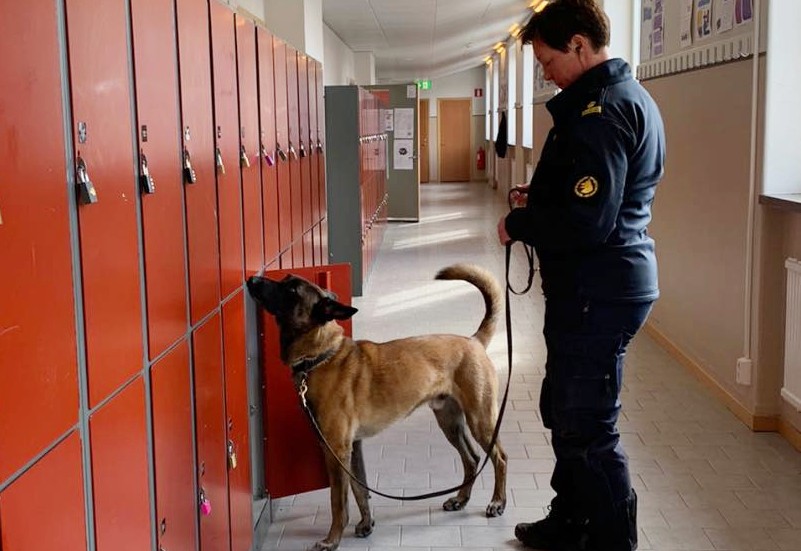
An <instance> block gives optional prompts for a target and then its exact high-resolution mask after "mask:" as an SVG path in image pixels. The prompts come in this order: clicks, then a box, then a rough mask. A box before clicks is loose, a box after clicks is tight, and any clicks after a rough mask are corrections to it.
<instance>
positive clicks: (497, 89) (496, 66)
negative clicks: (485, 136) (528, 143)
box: [492, 56, 501, 140]
mask: <svg viewBox="0 0 801 551" xmlns="http://www.w3.org/2000/svg"><path fill="white" fill-rule="evenodd" d="M499 59H500V58H499V57H498V56H495V57H493V59H492V139H493V140H494V139H495V137H496V136H497V135H498V106H499V105H500V97H501V82H500V79H501V76H500V72H501V67H500V63H498V60H499Z"/></svg>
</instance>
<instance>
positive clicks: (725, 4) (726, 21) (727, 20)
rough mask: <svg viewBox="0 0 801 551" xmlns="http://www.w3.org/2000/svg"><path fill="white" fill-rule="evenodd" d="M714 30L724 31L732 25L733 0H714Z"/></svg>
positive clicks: (728, 29) (717, 31)
mask: <svg viewBox="0 0 801 551" xmlns="http://www.w3.org/2000/svg"><path fill="white" fill-rule="evenodd" d="M712 13H713V14H714V15H715V32H716V33H725V32H726V31H730V30H731V29H732V28H733V27H734V0H715V4H714V6H713V9H712Z"/></svg>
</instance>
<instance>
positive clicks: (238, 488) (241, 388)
mask: <svg viewBox="0 0 801 551" xmlns="http://www.w3.org/2000/svg"><path fill="white" fill-rule="evenodd" d="M222 314H223V359H224V364H225V409H226V412H227V414H228V420H227V423H228V426H227V429H228V435H227V436H228V441H227V443H226V445H227V452H228V500H229V506H230V519H231V550H232V551H248V550H249V549H250V546H251V544H252V543H253V501H252V499H253V498H252V490H251V473H250V439H249V433H248V420H249V417H250V414H249V405H248V384H247V356H246V354H247V350H246V343H245V297H244V292H239V293H237V294H236V295H234V297H233V298H232V299H231V300H229V301H228V302H226V303H225V304H224V305H223V309H222Z"/></svg>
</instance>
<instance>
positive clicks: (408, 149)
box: [393, 140, 414, 170]
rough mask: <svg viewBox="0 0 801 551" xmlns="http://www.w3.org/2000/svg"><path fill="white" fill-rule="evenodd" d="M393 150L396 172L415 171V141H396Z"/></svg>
mask: <svg viewBox="0 0 801 551" xmlns="http://www.w3.org/2000/svg"><path fill="white" fill-rule="evenodd" d="M393 149H394V155H393V160H394V164H395V170H413V169H414V158H413V155H414V140H395V142H394V143H393Z"/></svg>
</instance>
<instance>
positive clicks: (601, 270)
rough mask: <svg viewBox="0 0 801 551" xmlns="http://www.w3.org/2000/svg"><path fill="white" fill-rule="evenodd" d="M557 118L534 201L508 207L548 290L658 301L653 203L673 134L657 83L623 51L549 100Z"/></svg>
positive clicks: (534, 184)
mask: <svg viewBox="0 0 801 551" xmlns="http://www.w3.org/2000/svg"><path fill="white" fill-rule="evenodd" d="M547 108H548V111H550V113H551V116H552V117H553V122H554V126H553V128H552V129H551V131H550V133H549V134H548V138H547V140H546V142H545V145H544V147H543V150H542V154H541V156H540V160H539V163H538V164H537V168H536V170H535V171H534V176H533V177H532V179H531V186H530V189H529V193H528V201H527V204H526V206H525V207H522V208H517V209H514V210H513V211H512V212H511V213H509V215H508V216H507V217H506V222H505V225H506V231H507V233H508V234H509V236H510V237H511V238H512V239H513V240H518V241H524V242H526V243H528V244H530V245H533V246H534V248H535V250H536V252H537V256H538V257H539V261H540V270H541V275H542V281H543V291H544V292H545V296H546V298H547V297H556V296H570V297H576V296H578V297H583V298H587V299H598V300H608V301H649V300H654V299H656V298H657V296H658V295H659V287H658V282H657V267H656V255H655V253H654V241H653V239H651V237H649V236H648V232H647V226H648V223H649V222H650V220H651V204H652V202H653V200H654V192H655V190H656V185H657V183H658V182H659V180H660V179H661V177H662V174H663V170H664V159H665V134H664V126H663V124H662V118H661V116H660V114H659V110H658V108H657V106H656V104H655V103H654V101H653V99H651V97H650V96H649V95H648V92H646V91H645V89H644V88H643V87H642V86H641V85H640V84H639V83H638V82H637V81H636V80H634V79H633V78H632V75H631V69H630V68H629V66H628V64H626V63H625V62H624V61H623V60H621V59H611V60H608V61H606V62H604V63H601V64H600V65H597V66H596V67H593V68H592V69H590V70H589V71H587V72H585V73H584V74H583V75H582V76H581V77H579V79H578V80H576V81H575V82H574V83H573V84H571V85H570V86H568V87H567V88H565V89H564V90H562V91H561V92H560V93H559V94H557V95H556V96H554V98H552V99H551V100H550V101H549V102H548V103H547Z"/></svg>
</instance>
